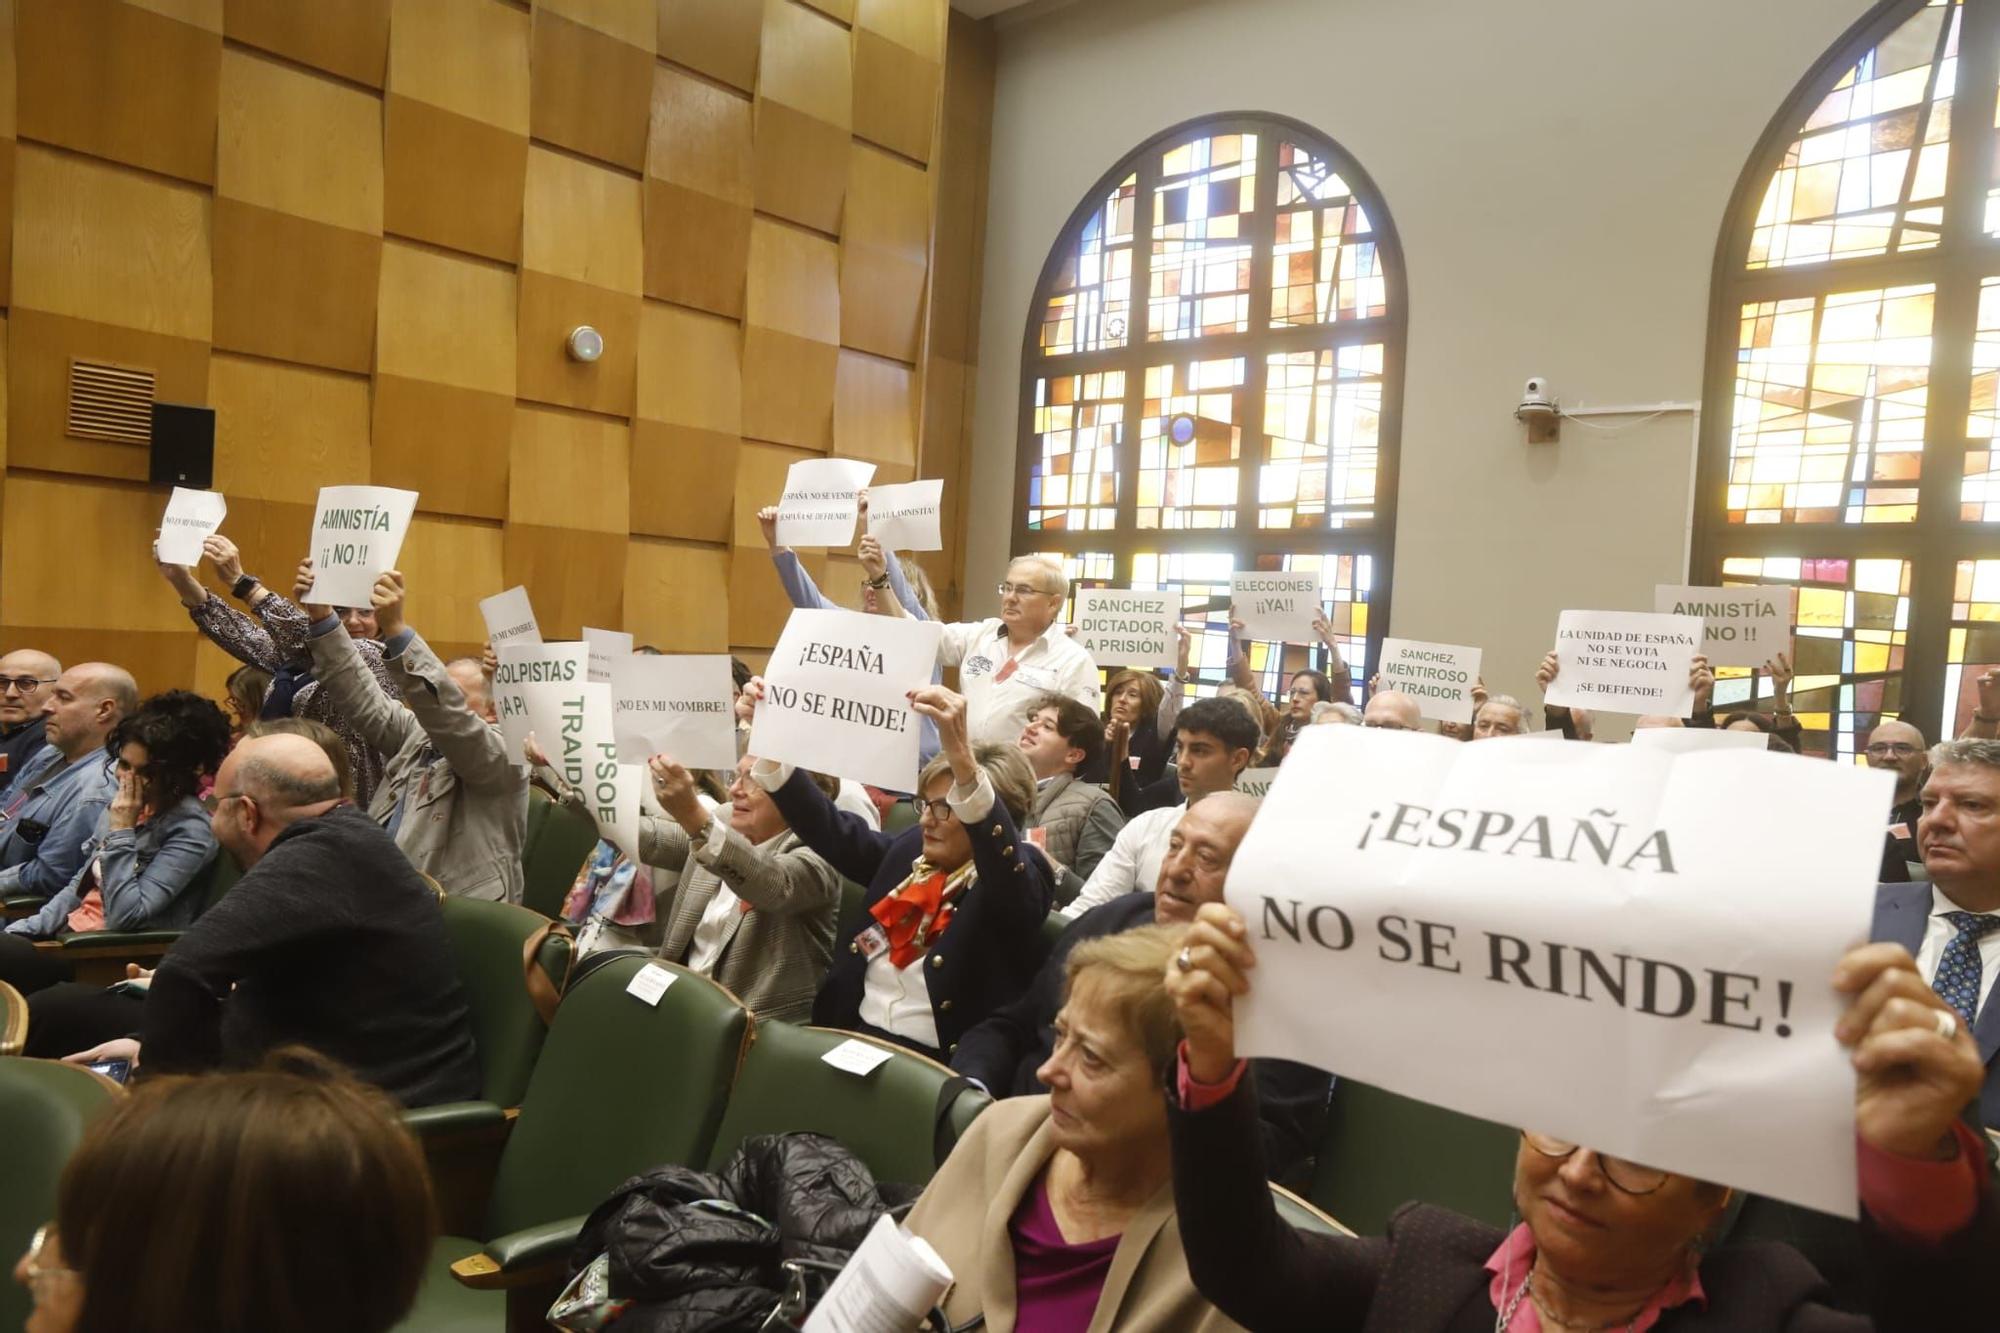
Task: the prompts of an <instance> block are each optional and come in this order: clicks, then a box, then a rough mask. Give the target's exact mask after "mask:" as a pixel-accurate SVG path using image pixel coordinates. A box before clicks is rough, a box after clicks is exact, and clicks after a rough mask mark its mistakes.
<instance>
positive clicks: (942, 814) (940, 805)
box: [905, 796, 957, 824]
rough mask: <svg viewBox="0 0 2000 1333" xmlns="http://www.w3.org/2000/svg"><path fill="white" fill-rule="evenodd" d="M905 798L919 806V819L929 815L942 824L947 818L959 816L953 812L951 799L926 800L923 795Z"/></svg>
mask: <svg viewBox="0 0 2000 1333" xmlns="http://www.w3.org/2000/svg"><path fill="white" fill-rule="evenodd" d="M905 799H907V800H908V801H909V803H910V804H911V805H914V806H915V807H917V818H918V819H922V818H923V817H924V816H925V815H929V816H930V817H931V818H932V819H935V820H936V821H937V822H938V823H940V824H942V823H944V821H945V820H947V819H955V818H957V816H956V815H954V814H953V813H952V809H951V802H950V801H926V800H925V799H924V798H923V797H921V796H910V797H906V798H905Z"/></svg>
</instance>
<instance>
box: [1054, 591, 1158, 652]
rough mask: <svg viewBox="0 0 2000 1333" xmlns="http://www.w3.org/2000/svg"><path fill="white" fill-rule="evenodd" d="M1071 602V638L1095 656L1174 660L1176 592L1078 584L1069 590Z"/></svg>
mask: <svg viewBox="0 0 2000 1333" xmlns="http://www.w3.org/2000/svg"><path fill="white" fill-rule="evenodd" d="M1070 597H1071V600H1072V601H1073V603H1074V604H1075V607H1076V643H1077V646H1079V647H1080V648H1082V649H1083V650H1084V651H1086V652H1088V653H1089V654H1090V656H1091V660H1092V661H1095V662H1107V663H1110V662H1115V663H1117V664H1118V665H1119V666H1127V667H1170V666H1178V665H1179V664H1180V641H1179V639H1178V638H1177V637H1176V636H1175V634H1174V626H1175V625H1177V624H1179V623H1180V618H1181V598H1180V594H1179V593H1175V592H1142V591H1140V590H1138V589H1135V588H1078V589H1077V590H1076V591H1075V592H1074V593H1072V594H1070Z"/></svg>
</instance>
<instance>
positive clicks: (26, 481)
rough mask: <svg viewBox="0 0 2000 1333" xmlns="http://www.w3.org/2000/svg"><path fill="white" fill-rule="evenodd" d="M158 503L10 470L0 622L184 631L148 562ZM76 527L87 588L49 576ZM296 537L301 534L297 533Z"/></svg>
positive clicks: (0, 550)
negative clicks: (85, 558) (83, 543)
mask: <svg viewBox="0 0 2000 1333" xmlns="http://www.w3.org/2000/svg"><path fill="white" fill-rule="evenodd" d="M165 507H166V506H165V501H164V500H163V499H162V497H160V496H159V495H158V494H156V493H155V492H152V491H149V490H147V489H145V488H144V487H141V486H130V485H126V484H123V483H119V482H103V481H95V480H86V479H83V478H70V477H62V478H57V477H40V476H34V475H32V474H21V473H16V474H15V475H14V476H13V477H12V478H10V479H9V480H8V482H7V494H6V501H5V509H4V514H5V520H6V521H5V524H4V528H5V531H6V534H7V540H6V542H5V544H4V545H0V603H4V605H0V621H5V622H6V623H7V624H10V625H47V626H53V627H59V628H66V629H95V628H111V627H117V628H120V629H131V630H185V629H186V628H187V627H188V620H187V613H186V612H185V611H183V610H182V609H181V606H180V603H179V602H177V601H176V600H175V599H174V595H173V593H172V592H170V591H169V590H168V588H167V585H166V584H165V583H164V582H163V581H162V580H161V578H160V572H159V569H158V567H157V566H155V565H154V563H153V556H152V542H153V536H152V534H153V529H154V528H155V527H157V526H158V525H159V520H160V513H161V511H162V510H163V509H164V508H165ZM78 533H92V534H97V535H98V536H100V537H101V540H95V541H93V542H92V543H91V546H90V561H89V564H88V569H89V571H90V589H89V595H88V596H79V595H78V589H77V587H76V585H75V583H73V582H72V581H71V580H68V579H60V578H50V577H49V572H50V569H51V568H52V564H51V562H52V560H55V559H56V557H57V553H59V552H63V551H69V550H72V549H73V548H74V547H75V545H76V538H77V534H78ZM300 536H301V538H303V536H304V533H303V532H301V533H300Z"/></svg>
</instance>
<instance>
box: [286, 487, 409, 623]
mask: <svg viewBox="0 0 2000 1333" xmlns="http://www.w3.org/2000/svg"><path fill="white" fill-rule="evenodd" d="M416 511H417V493H416V492H415V491H399V490H396V489H394V488H393V487H389V486H322V487H320V488H319V506H318V508H316V509H315V510H314V511H313V525H312V545H311V547H310V552H311V555H312V562H313V586H312V591H311V592H310V593H308V594H307V599H308V600H310V601H314V602H318V603H321V604H323V605H327V606H367V605H369V604H370V595H371V594H372V593H373V592H374V590H375V579H376V577H377V576H378V575H380V574H381V573H382V572H383V571H384V570H388V569H394V568H395V567H396V557H397V556H398V555H399V554H401V553H402V550H403V537H404V535H405V534H407V533H408V532H409V530H410V516H411V515H412V514H414V513H416Z"/></svg>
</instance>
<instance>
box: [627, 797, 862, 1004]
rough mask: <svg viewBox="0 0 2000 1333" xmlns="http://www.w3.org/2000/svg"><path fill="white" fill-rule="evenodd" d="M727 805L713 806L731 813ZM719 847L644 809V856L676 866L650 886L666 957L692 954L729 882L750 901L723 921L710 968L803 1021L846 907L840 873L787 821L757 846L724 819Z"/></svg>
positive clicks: (751, 999) (738, 990)
mask: <svg viewBox="0 0 2000 1333" xmlns="http://www.w3.org/2000/svg"><path fill="white" fill-rule="evenodd" d="M727 815H728V811H727V809H723V810H719V811H717V812H716V818H717V819H718V820H722V819H725V818H726V816H727ZM723 837H724V842H723V844H722V849H721V851H720V852H718V853H717V854H716V855H715V856H713V857H711V856H710V855H709V854H708V851H707V850H706V849H705V848H703V849H700V850H696V849H694V848H693V847H691V846H690V842H689V839H688V835H687V833H686V831H685V830H683V829H682V828H681V826H680V825H679V824H677V823H675V822H674V821H673V820H671V819H660V818H657V817H655V816H651V815H641V816H640V819H639V859H640V860H642V861H644V862H645V863H646V864H647V865H649V866H656V867H659V868H661V869H664V870H674V871H678V872H679V874H678V876H677V877H676V878H675V879H673V880H667V878H666V877H665V876H657V877H655V880H654V884H653V892H654V895H655V898H656V900H657V902H658V904H659V906H658V912H659V917H660V920H662V921H664V922H665V923H666V928H665V934H664V936H663V937H662V940H661V943H660V957H662V958H665V959H668V960H670V961H672V962H676V963H685V962H686V961H687V956H688V950H689V949H690V948H692V947H693V944H694V932H695V927H697V926H699V925H700V924H701V916H702V913H703V912H706V911H707V910H708V905H709V904H710V903H712V902H714V901H715V891H716V889H717V887H719V886H720V885H723V884H727V885H728V886H729V887H730V889H731V890H732V891H733V892H734V893H735V894H736V896H737V897H738V898H740V899H742V900H743V901H742V902H741V903H740V904H739V910H738V911H736V912H733V913H731V915H730V918H729V922H728V924H727V925H725V926H724V927H723V935H722V953H721V954H720V955H719V956H718V957H717V958H716V961H715V969H714V971H713V973H712V974H711V975H712V976H713V977H714V978H715V980H716V981H718V982H720V983H721V984H722V985H724V986H727V987H728V988H729V989H730V990H731V991H733V992H735V994H736V996H737V998H738V999H740V1000H742V1001H743V1003H744V1004H745V1005H747V1006H748V1007H749V1009H750V1012H751V1013H753V1014H755V1015H756V1016H757V1018H758V1020H759V1021H760V1022H761V1021H764V1020H767V1019H783V1020H786V1021H791V1022H804V1021H805V1020H806V1019H808V1018H809V1017H810V1016H811V1014H812V1002H813V996H814V995H815V994H816V993H817V992H818V990H819V984H820V982H821V981H822V980H824V979H825V977H826V970H827V967H828V966H829V965H830V964H831V963H832V961H833V930H834V920H835V918H836V917H837V916H838V915H839V914H840V876H839V875H838V874H836V873H834V869H833V867H832V866H830V865H828V864H827V863H826V862H825V861H823V860H821V859H820V857H819V855H818V853H816V852H813V851H811V850H809V849H808V848H806V847H805V846H804V845H803V844H801V843H800V842H799V836H798V834H796V833H793V832H791V831H790V830H789V829H788V830H786V831H785V832H783V833H780V834H779V835H778V836H777V837H775V838H772V839H770V840H768V841H766V842H763V843H759V844H757V845H755V846H752V845H751V843H750V841H749V840H748V839H747V838H745V837H744V836H743V835H742V834H740V833H738V832H737V831H736V830H735V829H733V828H730V827H728V825H727V824H726V823H725V824H724V825H723Z"/></svg>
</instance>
